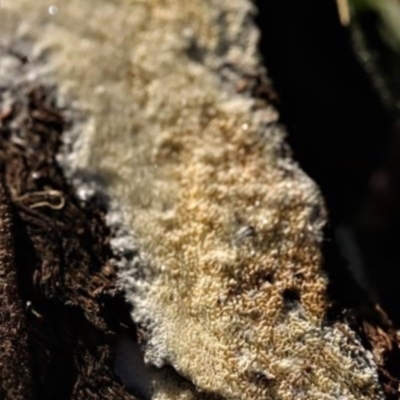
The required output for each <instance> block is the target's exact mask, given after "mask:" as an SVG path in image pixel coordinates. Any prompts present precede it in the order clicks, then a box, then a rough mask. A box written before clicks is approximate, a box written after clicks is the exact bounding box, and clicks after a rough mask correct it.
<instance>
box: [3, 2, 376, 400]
mask: <svg viewBox="0 0 400 400" xmlns="http://www.w3.org/2000/svg"><path fill="white" fill-rule="evenodd" d="M1 4H2V7H3V8H2V12H3V16H2V17H1V18H3V19H4V20H5V21H6V22H5V23H4V24H2V26H1V27H0V33H1V32H2V33H3V34H4V33H8V34H9V33H11V32H17V34H18V35H19V36H24V35H27V36H28V37H29V38H30V39H31V40H32V41H33V42H35V43H37V46H38V48H39V50H40V51H46V52H47V53H46V54H47V57H48V59H49V62H50V67H51V70H50V72H51V73H52V74H53V75H54V76H55V77H56V78H57V82H58V83H62V88H63V89H64V91H65V92H66V93H68V94H69V95H72V96H73V97H74V98H76V99H77V101H78V105H79V107H80V108H81V109H82V110H84V112H85V113H86V115H87V117H88V121H87V122H86V123H84V124H82V126H80V128H81V129H82V131H81V134H80V137H79V139H78V143H77V145H76V149H75V151H74V152H73V153H72V154H70V155H69V156H68V157H67V159H66V163H67V164H68V166H69V168H70V170H72V171H75V176H77V175H78V174H79V171H80V170H86V171H91V172H95V173H96V174H98V175H101V176H103V177H104V179H105V180H106V183H107V188H106V191H107V193H108V194H109V195H110V197H111V199H113V201H114V206H115V204H118V207H120V208H121V210H123V213H122V211H121V214H119V215H121V216H122V217H121V218H123V219H124V223H125V224H126V226H127V227H128V228H129V229H131V232H134V237H135V240H136V243H137V246H138V248H139V250H140V257H139V258H138V259H137V260H135V263H133V264H130V265H128V266H125V267H124V268H122V269H121V282H122V284H123V285H124V287H125V289H126V291H127V296H128V298H129V300H130V301H132V303H133V304H134V306H135V310H134V313H133V317H134V319H135V320H136V322H138V323H139V324H141V325H142V326H144V327H145V328H146V329H148V330H149V332H150V340H149V343H148V347H147V352H146V357H147V359H148V362H150V363H154V364H155V365H163V364H171V365H173V367H174V368H175V369H176V370H177V371H178V372H179V373H181V374H182V375H183V376H185V377H186V378H188V379H189V380H190V381H192V382H193V383H194V384H195V385H196V387H197V388H198V391H194V390H193V389H192V388H191V387H189V386H187V387H186V386H185V385H183V384H182V385H181V386H179V385H178V384H175V383H173V382H171V383H170V384H169V383H165V382H164V383H163V382H162V381H160V380H158V381H156V382H154V396H153V398H154V399H158V400H167V399H182V400H184V399H187V400H189V399H197V398H199V399H200V398H202V399H205V398H209V396H211V394H215V395H218V396H222V397H223V398H226V399H243V400H259V399H271V400H272V399H273V400H278V399H282V400H289V399H290V400H292V399H293V400H294V399H295V400H301V399H310V400H322V399H332V400H333V399H348V400H355V399H357V400H361V399H380V398H382V395H381V392H380V389H379V384H378V380H377V376H376V371H375V368H374V365H373V362H372V361H371V359H370V355H369V354H368V353H367V352H366V351H365V350H364V349H363V348H362V347H361V345H360V343H359V342H358V340H357V339H356V337H355V335H354V333H353V332H351V330H350V329H349V328H348V327H347V326H345V325H344V324H339V323H338V324H336V325H326V324H324V317H325V314H326V311H327V306H328V305H327V300H326V298H325V291H326V285H327V280H326V277H325V276H324V274H323V273H322V271H321V253H320V246H321V234H322V232H321V230H322V227H323V223H324V218H325V217H324V210H323V205H322V200H321V198H320V196H319V194H318V191H317V189H316V187H315V185H314V184H313V183H312V182H311V181H310V180H309V179H308V178H307V177H306V176H305V175H304V174H303V173H302V172H301V171H300V170H299V169H298V167H297V166H296V165H295V164H294V163H293V162H292V161H291V160H290V159H289V158H288V157H287V156H286V157H285V156H284V155H283V153H284V152H283V148H282V146H283V141H284V137H283V134H282V131H281V130H280V129H278V128H277V127H276V125H275V124H274V122H275V121H276V119H277V115H276V112H275V111H274V110H273V109H272V108H271V107H265V108H264V109H261V110H260V109H259V110H257V109H256V107H255V101H254V100H253V99H251V98H250V97H248V96H246V95H244V94H237V93H236V92H235V90H234V88H235V83H236V82H235V80H238V79H239V78H240V77H241V76H242V75H243V74H244V73H248V74H251V73H254V72H255V71H256V70H258V69H259V64H260V62H259V59H258V56H257V52H256V45H257V39H258V33H257V31H256V29H255V28H254V26H253V22H252V19H251V13H252V7H251V5H250V2H249V1H247V0H190V1H183V0H114V1H107V2H102V3H101V4H99V2H98V0H86V1H82V0H69V1H68V2H65V1H61V0H54V1H52V6H53V7H56V8H53V9H52V12H51V13H49V12H48V6H49V4H48V1H44V0H35V1H34V2H33V1H31V0H18V1H15V0H3V1H2V3H1ZM54 11H56V12H54ZM20 21H23V24H22V25H21V24H20ZM18 25H19V28H18V29H17V27H18ZM46 73H47V71H46ZM267 125H268V127H267ZM117 214H118V213H117ZM114 215H115V214H114ZM120 243H122V242H121V241H120V242H118V238H117V239H116V240H115V242H114V245H115V248H116V249H117V248H118V246H119V245H120ZM140 269H143V271H138V270H140ZM138 272H139V273H138ZM140 272H143V273H142V274H141V273H140ZM133 373H134V372H133ZM206 393H207V394H206Z"/></svg>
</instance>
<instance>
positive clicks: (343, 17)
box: [336, 0, 351, 26]
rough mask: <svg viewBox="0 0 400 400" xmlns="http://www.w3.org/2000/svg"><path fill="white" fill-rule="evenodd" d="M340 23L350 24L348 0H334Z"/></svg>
mask: <svg viewBox="0 0 400 400" xmlns="http://www.w3.org/2000/svg"><path fill="white" fill-rule="evenodd" d="M336 4H337V8H338V12H339V18H340V23H341V24H342V25H343V26H349V25H350V19H351V17H350V8H349V1H348V0H336Z"/></svg>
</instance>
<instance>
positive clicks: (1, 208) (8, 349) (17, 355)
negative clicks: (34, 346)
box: [0, 176, 32, 400]
mask: <svg viewBox="0 0 400 400" xmlns="http://www.w3.org/2000/svg"><path fill="white" fill-rule="evenodd" d="M11 215H12V213H11V208H10V203H9V198H8V194H7V191H6V189H5V186H4V180H3V177H2V176H0V398H1V399H3V400H27V399H29V398H30V396H31V394H32V392H31V390H32V376H31V369H30V356H29V352H28V335H27V330H26V321H25V314H24V311H23V303H22V300H21V297H20V295H19V285H18V276H17V268H16V263H15V255H14V240H13V232H12V222H11V220H12V217H11Z"/></svg>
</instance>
